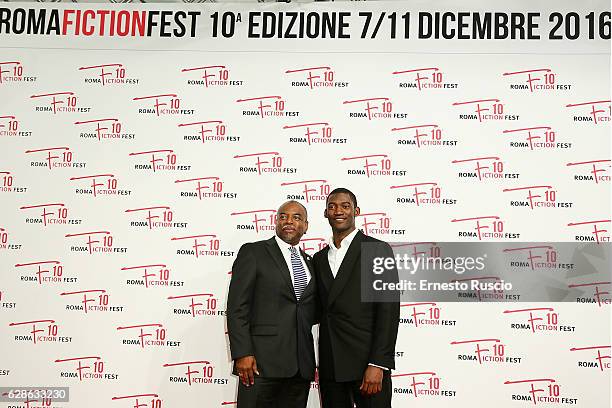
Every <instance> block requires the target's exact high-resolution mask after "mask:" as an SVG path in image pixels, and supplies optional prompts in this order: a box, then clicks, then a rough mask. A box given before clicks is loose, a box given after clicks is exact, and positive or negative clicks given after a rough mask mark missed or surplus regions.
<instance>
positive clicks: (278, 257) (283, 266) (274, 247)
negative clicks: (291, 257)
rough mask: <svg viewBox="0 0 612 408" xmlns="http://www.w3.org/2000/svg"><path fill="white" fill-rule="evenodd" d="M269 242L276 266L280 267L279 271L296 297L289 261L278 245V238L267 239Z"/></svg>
mask: <svg viewBox="0 0 612 408" xmlns="http://www.w3.org/2000/svg"><path fill="white" fill-rule="evenodd" d="M267 244H268V245H267V248H266V249H267V250H268V252H269V253H270V255H271V256H272V259H273V260H274V263H276V266H277V267H278V271H279V273H280V274H281V276H282V277H283V279H284V280H285V283H287V285H288V286H289V289H290V290H291V293H293V296H294V297H295V292H294V291H293V284H292V283H291V275H290V273H291V272H290V271H289V268H288V267H287V262H285V258H284V257H283V253H282V252H281V250H280V248H279V247H278V244H277V243H276V239H275V238H274V237H272V238H270V239H269V240H268V241H267Z"/></svg>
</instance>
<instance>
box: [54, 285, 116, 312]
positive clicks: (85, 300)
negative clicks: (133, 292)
mask: <svg viewBox="0 0 612 408" xmlns="http://www.w3.org/2000/svg"><path fill="white" fill-rule="evenodd" d="M60 296H66V302H67V303H66V310H69V311H76V312H83V313H85V314H92V313H111V312H123V311H124V310H125V309H124V306H121V305H115V304H113V303H112V302H111V301H110V294H109V293H108V291H107V290H106V289H87V290H77V291H73V292H62V293H60Z"/></svg>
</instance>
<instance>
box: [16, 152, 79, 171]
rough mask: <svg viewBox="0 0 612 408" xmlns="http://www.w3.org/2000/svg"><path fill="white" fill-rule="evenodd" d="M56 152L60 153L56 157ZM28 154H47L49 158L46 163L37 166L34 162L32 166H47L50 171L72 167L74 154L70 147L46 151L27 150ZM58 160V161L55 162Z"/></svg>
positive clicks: (46, 158)
mask: <svg viewBox="0 0 612 408" xmlns="http://www.w3.org/2000/svg"><path fill="white" fill-rule="evenodd" d="M56 151H58V153H57V155H56ZM25 152H26V153H40V152H45V153H46V154H47V157H45V160H46V163H44V162H41V163H40V164H37V163H36V162H32V163H31V165H32V166H35V167H40V166H46V167H47V168H49V170H51V169H54V168H59V167H72V152H71V151H70V148H69V147H66V146H60V147H48V148H45V149H35V150H26V151H25ZM54 160H57V161H54Z"/></svg>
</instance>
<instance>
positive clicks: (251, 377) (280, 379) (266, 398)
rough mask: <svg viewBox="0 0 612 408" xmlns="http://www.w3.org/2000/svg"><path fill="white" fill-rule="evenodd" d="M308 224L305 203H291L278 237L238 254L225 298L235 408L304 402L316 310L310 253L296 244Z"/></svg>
mask: <svg viewBox="0 0 612 408" xmlns="http://www.w3.org/2000/svg"><path fill="white" fill-rule="evenodd" d="M307 229H308V219H307V214H306V208H304V206H303V205H302V204H300V203H298V202H296V201H288V202H286V203H284V204H283V205H281V206H280V208H279V209H278V211H277V214H276V236H274V237H272V238H270V239H268V240H264V241H258V242H253V243H247V244H244V245H243V246H242V247H241V248H240V250H239V251H238V255H237V257H236V261H235V262H234V266H233V267H232V279H231V282H230V288H229V293H228V299H227V329H228V334H229V341H230V349H231V356H232V359H233V360H234V374H237V375H238V376H239V377H240V382H239V383H238V408H255V407H257V408H304V407H306V403H307V401H308V392H309V389H310V381H311V380H312V379H314V374H315V357H314V344H313V339H312V326H313V325H314V324H315V321H316V310H317V307H318V305H317V298H316V285H315V277H314V276H313V275H312V272H311V271H312V265H311V258H310V257H309V256H307V255H306V254H305V253H304V252H302V251H301V250H300V249H299V248H298V247H297V245H298V244H299V242H300V238H302V235H304V233H305V232H306V230H307Z"/></svg>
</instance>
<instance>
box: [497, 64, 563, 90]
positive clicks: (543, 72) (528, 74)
mask: <svg viewBox="0 0 612 408" xmlns="http://www.w3.org/2000/svg"><path fill="white" fill-rule="evenodd" d="M515 75H519V76H522V75H524V76H525V77H524V78H526V80H525V82H526V83H527V85H510V89H529V92H532V93H533V92H534V91H538V90H547V89H555V81H556V77H555V74H554V73H553V72H552V70H551V69H550V68H540V69H529V70H525V71H515V72H504V74H503V76H515Z"/></svg>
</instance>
